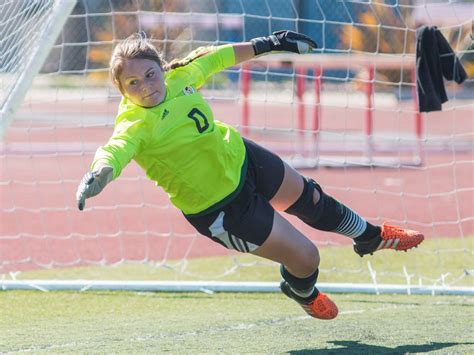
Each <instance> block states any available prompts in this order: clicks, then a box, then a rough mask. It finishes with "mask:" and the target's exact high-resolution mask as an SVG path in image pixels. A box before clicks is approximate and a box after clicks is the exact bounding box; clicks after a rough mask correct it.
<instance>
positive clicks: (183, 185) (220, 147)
mask: <svg viewBox="0 0 474 355" xmlns="http://www.w3.org/2000/svg"><path fill="white" fill-rule="evenodd" d="M234 64H235V56H234V50H233V48H232V46H230V45H226V46H219V47H213V48H212V49H211V51H210V52H209V53H207V54H205V55H204V56H202V57H199V58H197V59H195V60H194V61H192V62H191V63H189V64H187V65H186V66H183V67H180V68H176V69H174V70H171V71H168V72H165V73H164V81H165V86H166V97H165V99H164V101H163V102H162V103H161V104H159V105H157V106H155V107H152V108H144V107H140V106H137V105H135V104H133V103H132V102H131V101H130V100H127V99H126V98H125V97H124V98H122V101H121V103H120V106H119V112H118V115H117V118H116V120H115V129H114V132H113V134H112V136H111V137H110V139H109V141H108V142H107V143H106V144H105V145H104V146H102V147H100V148H99V149H98V150H97V152H96V154H95V157H94V161H93V163H92V169H94V167H95V166H98V165H103V164H105V165H108V166H111V167H113V170H114V175H113V178H114V179H115V178H117V177H118V176H119V175H120V173H121V172H122V169H123V168H124V167H125V166H126V165H127V164H128V163H129V162H130V161H131V160H132V159H134V160H135V161H136V162H137V163H138V164H139V165H140V166H141V167H142V168H143V169H144V170H145V172H146V175H147V176H148V177H149V178H150V179H152V180H154V181H155V182H156V184H157V185H159V186H161V187H162V188H163V189H164V190H165V191H166V192H167V193H168V195H169V197H170V200H171V202H172V203H173V204H174V205H175V206H176V207H178V208H179V209H180V210H182V211H183V213H185V214H188V215H190V214H191V215H193V214H199V213H202V212H204V213H207V212H210V211H212V210H215V209H216V208H217V207H219V206H221V205H223V204H225V202H226V201H228V200H230V199H232V197H233V196H235V195H236V194H237V193H238V192H239V191H240V189H241V187H242V184H243V181H244V176H245V172H246V168H247V167H246V165H247V164H246V153H245V146H244V144H243V140H242V137H241V136H240V134H239V132H238V131H237V130H235V129H234V128H232V127H230V126H228V125H226V124H224V123H222V122H219V121H217V120H214V116H213V113H212V110H211V108H210V107H209V105H208V104H207V102H206V101H205V100H204V99H203V97H202V96H201V94H200V93H199V92H197V89H198V88H199V87H201V86H202V85H203V84H204V82H205V81H206V79H207V78H208V77H209V76H211V75H212V74H214V73H216V72H219V71H221V70H223V69H225V68H227V67H230V66H232V65H234Z"/></svg>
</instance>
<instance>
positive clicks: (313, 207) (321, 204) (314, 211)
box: [286, 179, 380, 241]
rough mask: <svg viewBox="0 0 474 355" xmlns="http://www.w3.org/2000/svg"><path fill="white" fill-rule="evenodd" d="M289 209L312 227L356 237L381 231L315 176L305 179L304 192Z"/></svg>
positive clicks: (372, 235)
mask: <svg viewBox="0 0 474 355" xmlns="http://www.w3.org/2000/svg"><path fill="white" fill-rule="evenodd" d="M315 189H316V190H318V192H319V196H320V197H319V201H318V202H317V203H316V204H315V203H314V201H313V198H314V197H313V196H314V190H315ZM286 212H287V213H290V214H293V215H295V216H297V217H298V218H300V219H301V220H302V221H303V222H305V223H306V224H308V225H310V226H311V227H314V228H316V229H319V230H323V231H329V232H334V233H339V234H342V235H345V236H347V237H350V238H353V239H354V240H356V241H365V240H370V239H372V238H374V237H376V236H378V235H379V234H380V227H378V226H374V225H372V224H370V223H368V222H367V221H366V220H365V219H364V218H362V217H361V216H359V215H358V214H357V213H356V212H354V211H353V210H351V209H350V208H349V207H347V206H346V205H344V204H343V203H341V202H339V201H337V200H336V199H335V198H333V197H331V196H329V195H327V194H326V193H325V192H324V191H323V190H322V188H321V186H319V185H318V184H317V183H316V182H315V181H314V180H312V179H305V186H304V189H303V192H302V194H301V196H300V197H299V199H298V200H297V201H296V202H295V203H294V204H293V205H292V206H290V207H289V208H288V209H287V210H286Z"/></svg>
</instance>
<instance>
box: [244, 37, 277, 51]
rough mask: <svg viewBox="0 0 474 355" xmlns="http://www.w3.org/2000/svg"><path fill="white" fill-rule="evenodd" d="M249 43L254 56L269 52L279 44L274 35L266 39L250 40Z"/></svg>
mask: <svg viewBox="0 0 474 355" xmlns="http://www.w3.org/2000/svg"><path fill="white" fill-rule="evenodd" d="M250 43H252V47H253V51H254V53H255V55H261V54H264V53H268V52H271V51H272V50H273V49H274V48H275V46H277V45H278V44H280V42H279V41H278V38H276V36H274V35H270V36H268V37H257V38H254V39H252V40H251V41H250Z"/></svg>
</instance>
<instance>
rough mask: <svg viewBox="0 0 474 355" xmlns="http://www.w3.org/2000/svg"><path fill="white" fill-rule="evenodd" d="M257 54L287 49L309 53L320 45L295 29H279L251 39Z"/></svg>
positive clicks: (288, 50)
mask: <svg viewBox="0 0 474 355" xmlns="http://www.w3.org/2000/svg"><path fill="white" fill-rule="evenodd" d="M250 42H251V43H252V46H253V50H254V52H255V55H260V54H263V53H268V52H271V51H287V52H293V53H299V54H304V53H309V52H311V51H312V50H313V49H315V48H318V45H317V44H316V42H315V41H313V40H312V39H311V38H309V37H308V36H306V35H304V34H301V33H297V32H293V31H287V30H283V31H277V32H273V34H271V35H270V36H268V37H258V38H254V39H252V40H251V41H250Z"/></svg>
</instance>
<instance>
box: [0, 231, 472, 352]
mask: <svg viewBox="0 0 474 355" xmlns="http://www.w3.org/2000/svg"><path fill="white" fill-rule="evenodd" d="M472 241H473V238H464V239H462V240H460V239H441V240H428V241H425V242H424V243H423V248H419V249H417V250H416V251H412V252H409V253H395V252H393V251H384V252H380V253H376V254H375V255H374V256H372V257H370V258H362V259H361V258H359V257H358V256H356V255H354V253H353V252H352V251H351V248H350V247H340V248H330V249H331V250H329V248H328V249H324V248H323V249H322V250H321V255H322V265H321V267H322V269H326V271H325V272H323V273H321V275H320V281H321V282H334V281H345V282H347V281H348V280H352V281H353V282H370V276H369V275H368V272H367V267H366V265H367V262H368V261H370V263H371V265H372V267H373V268H374V270H377V272H378V274H377V275H378V277H377V279H378V282H382V283H391V282H395V283H404V282H405V281H406V280H405V278H404V276H403V272H402V269H403V267H405V268H406V269H407V270H408V272H410V273H414V274H415V275H423V280H424V282H425V284H429V282H428V281H430V280H437V279H439V277H440V275H441V274H444V275H447V276H446V281H447V282H448V283H449V282H453V283H454V285H455V286H472V285H473V281H472V275H471V274H470V272H469V270H473V269H474V268H473V258H472V252H471V251H472ZM439 250H444V251H443V252H439ZM333 262H334V264H332V263H333ZM173 265H174V267H173ZM177 265H179V264H175V263H174V262H173V261H170V262H169V265H167V267H151V266H149V265H137V264H122V265H119V266H117V267H112V268H104V267H80V268H69V269H63V270H61V269H55V270H39V271H31V272H25V273H21V274H19V275H17V278H19V279H31V278H43V279H48V278H49V279H80V278H90V279H137V280H150V279H154V280H164V279H168V280H176V279H182V280H196V279H198V278H197V277H196V276H195V275H196V274H200V278H203V279H206V278H209V279H212V278H213V277H215V275H216V267H218V268H220V270H224V271H226V270H227V271H229V270H231V269H232V268H235V271H234V272H231V273H228V274H227V275H226V276H222V277H219V279H221V280H226V281H239V280H245V281H249V280H251V281H255V280H258V281H277V280H278V279H279V273H278V268H277V266H276V265H275V264H272V263H263V264H262V263H261V262H260V261H259V260H258V259H256V258H253V257H251V256H250V257H249V256H239V257H237V258H224V257H215V258H204V259H196V260H188V264H187V265H186V272H185V273H184V274H183V273H178V272H177V270H178V269H179V268H180V267H179V266H177ZM236 265H238V267H236ZM330 265H337V267H336V268H334V267H333V266H330ZM181 266H182V265H181ZM344 270H352V271H353V272H352V273H345V272H344ZM354 271H355V272H354ZM463 273H464V277H462V276H463ZM459 276H461V277H462V278H461V279H459ZM414 280H416V278H414ZM456 280H457V281H456ZM414 283H416V282H414ZM331 297H332V298H333V299H334V300H335V301H336V303H337V304H338V306H339V309H340V315H339V316H338V318H336V319H335V320H333V321H320V320H315V319H311V318H309V317H308V316H306V314H305V313H304V312H303V310H302V309H301V308H300V307H299V306H298V305H297V304H296V303H294V302H292V301H291V300H288V299H287V298H285V296H283V295H282V294H279V293H270V294H259V293H238V294H236V293H214V294H208V293H145V292H142V293H140V292H135V293H134V292H91V291H85V292H66V291H61V292H59V291H58V292H39V291H4V292H0V314H1V316H0V353H10V352H11V353H14V352H33V353H55V352H56V353H127V354H128V353H164V352H170V353H174V354H182V353H188V354H196V353H211V354H216V353H219V354H220V353H228V354H234V353H258V354H260V353H290V354H305V353H308V354H310V353H316V354H317V353H321V354H328V353H334V354H370V353H392V354H393V353H397V354H399V353H440V354H459V353H466V354H467V353H474V336H473V335H472V334H473V324H474V323H473V321H474V308H473V307H474V297H462V296H413V295H412V296H408V295H378V296H377V295H360V294H334V295H331Z"/></svg>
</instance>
